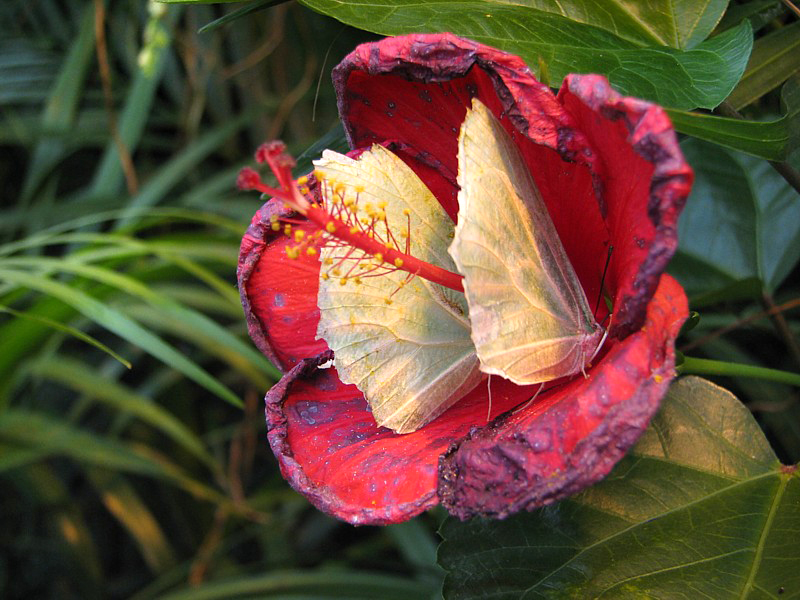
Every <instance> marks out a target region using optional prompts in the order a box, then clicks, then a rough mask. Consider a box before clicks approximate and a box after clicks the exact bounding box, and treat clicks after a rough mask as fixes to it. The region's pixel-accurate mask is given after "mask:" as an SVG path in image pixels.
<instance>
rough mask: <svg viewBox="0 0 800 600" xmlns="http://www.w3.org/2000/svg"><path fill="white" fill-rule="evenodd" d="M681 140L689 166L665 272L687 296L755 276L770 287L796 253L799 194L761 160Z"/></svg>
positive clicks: (799, 248)
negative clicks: (691, 177) (672, 257)
mask: <svg viewBox="0 0 800 600" xmlns="http://www.w3.org/2000/svg"><path fill="white" fill-rule="evenodd" d="M681 148H682V149H683V151H684V154H685V156H686V158H687V160H688V161H689V163H690V164H691V165H692V166H693V167H694V169H695V176H696V179H695V183H694V187H693V189H692V193H691V195H690V197H689V199H688V201H687V203H686V208H685V209H684V211H683V213H682V214H681V219H680V222H679V224H678V239H679V245H678V253H677V255H676V258H677V260H676V261H674V262H673V263H672V264H671V266H670V272H671V273H673V274H674V275H675V276H676V277H677V278H678V280H679V281H680V282H681V283H682V284H683V285H684V287H685V289H686V292H687V293H688V294H689V297H690V298H692V299H693V301H697V302H702V301H703V296H705V295H708V294H712V293H716V292H718V291H719V290H720V289H722V288H725V287H727V286H733V285H735V284H737V283H738V282H742V281H745V280H751V279H753V278H755V279H757V280H758V281H759V282H760V283H761V286H762V289H764V290H766V291H768V292H770V293H771V292H773V291H774V290H775V289H776V288H777V287H778V286H779V285H780V284H781V282H782V281H783V280H784V279H785V278H786V276H787V275H788V274H789V273H790V272H791V271H792V269H793V268H794V266H795V265H796V264H797V261H798V259H800V201H798V198H797V193H796V192H795V191H794V190H793V189H792V188H791V187H790V186H789V185H788V184H787V183H786V181H784V180H783V179H782V178H781V177H780V175H778V174H777V173H776V172H775V171H774V170H773V169H772V168H771V167H770V166H769V164H768V163H766V162H764V161H762V160H758V159H755V158H752V157H750V156H746V155H743V154H736V153H733V152H730V151H727V150H724V149H722V148H719V147H717V146H713V145H711V144H708V143H704V142H701V141H699V140H686V141H684V142H683V143H682V144H681Z"/></svg>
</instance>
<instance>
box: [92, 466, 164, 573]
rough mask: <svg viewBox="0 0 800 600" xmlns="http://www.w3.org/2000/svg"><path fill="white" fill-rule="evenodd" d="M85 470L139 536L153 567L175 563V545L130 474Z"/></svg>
mask: <svg viewBox="0 0 800 600" xmlns="http://www.w3.org/2000/svg"><path fill="white" fill-rule="evenodd" d="M86 472H87V474H88V476H89V480H90V481H91V482H92V484H93V485H94V486H95V488H96V490H97V493H98V495H99V496H100V499H101V501H102V502H103V505H104V506H105V507H106V510H108V512H110V513H111V514H112V515H114V517H116V519H117V520H118V521H119V522H120V523H121V524H122V526H123V527H124V528H125V529H126V530H127V531H128V533H129V534H130V535H131V537H133V539H134V540H136V543H137V545H138V546H139V550H140V552H141V554H142V557H143V558H144V560H145V562H146V563H147V566H148V567H150V570H151V571H153V572H155V573H159V572H162V571H165V570H166V569H168V568H170V567H172V566H174V565H175V563H176V558H175V551H174V550H173V548H172V545H171V544H170V543H169V541H168V540H167V537H166V535H165V534H164V532H163V530H162V529H161V527H160V525H159V524H158V520H157V519H156V518H155V517H154V516H153V513H152V512H151V511H150V510H149V509H148V508H147V506H146V504H145V503H144V502H143V501H142V499H141V497H140V496H139V494H138V493H137V492H136V488H135V487H134V486H133V485H131V483H130V482H129V481H128V480H127V478H125V477H123V476H122V475H121V474H120V473H114V472H111V471H107V470H105V469H99V468H94V469H87V470H86Z"/></svg>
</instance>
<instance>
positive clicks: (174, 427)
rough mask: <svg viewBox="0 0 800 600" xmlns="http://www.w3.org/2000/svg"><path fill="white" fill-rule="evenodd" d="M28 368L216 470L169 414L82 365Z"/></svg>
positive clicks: (61, 360)
mask: <svg viewBox="0 0 800 600" xmlns="http://www.w3.org/2000/svg"><path fill="white" fill-rule="evenodd" d="M29 368H30V372H31V373H32V374H33V375H36V376H39V377H42V378H45V379H49V380H51V381H57V382H59V383H61V384H62V385H66V386H69V387H70V388H72V389H74V390H76V391H78V392H81V393H83V394H86V395H87V396H89V397H90V398H94V399H97V400H99V401H100V402H102V403H103V404H105V405H107V406H108V407H110V408H112V409H115V410H117V411H120V412H123V413H127V414H130V415H133V416H135V417H137V418H139V419H141V420H142V421H143V422H145V423H147V424H148V425H151V426H152V427H154V428H155V429H157V430H159V431H161V432H162V433H164V434H165V435H167V436H168V437H169V438H171V439H172V440H173V441H174V442H175V443H176V444H178V445H179V446H180V447H182V448H184V449H185V450H187V451H188V452H190V453H191V454H192V455H194V456H195V457H196V458H198V459H199V460H200V461H201V462H202V463H203V464H205V465H207V466H208V467H209V468H210V469H211V470H212V471H219V470H220V467H219V466H218V465H217V464H216V462H215V461H214V458H213V457H212V456H211V455H210V454H209V453H208V452H207V451H206V449H205V447H204V446H203V443H202V441H201V440H200V438H199V437H197V435H195V434H194V432H192V430H191V429H189V428H188V427H186V425H184V424H183V423H182V422H181V421H180V420H179V419H177V418H176V417H174V416H173V415H172V414H171V413H170V412H169V411H167V410H166V409H164V408H162V407H161V406H159V405H158V404H155V403H154V402H152V401H151V400H150V399H149V398H146V397H144V396H141V395H139V394H137V393H135V392H133V391H131V390H130V389H129V388H127V387H126V386H124V385H122V384H120V383H118V382H116V381H114V380H113V379H111V378H109V377H104V376H102V375H99V374H97V373H95V372H94V371H92V370H91V369H89V368H87V367H86V365H85V364H84V363H83V362H81V361H77V360H74V359H71V358H68V357H66V356H61V355H56V356H54V357H52V358H44V359H40V360H38V361H36V362H34V363H32V364H31V365H30V367H29Z"/></svg>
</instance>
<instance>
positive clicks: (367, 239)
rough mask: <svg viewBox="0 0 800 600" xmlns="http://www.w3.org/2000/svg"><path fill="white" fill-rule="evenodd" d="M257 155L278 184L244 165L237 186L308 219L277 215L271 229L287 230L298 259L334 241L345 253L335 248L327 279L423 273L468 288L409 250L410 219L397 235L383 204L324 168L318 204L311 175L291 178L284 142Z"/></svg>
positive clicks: (270, 144) (293, 255)
mask: <svg viewBox="0 0 800 600" xmlns="http://www.w3.org/2000/svg"><path fill="white" fill-rule="evenodd" d="M255 158H256V161H257V162H258V163H261V164H263V163H265V162H266V163H267V164H268V165H269V167H270V169H271V170H272V172H273V173H274V174H275V177H276V178H277V180H278V185H279V186H280V187H278V188H273V187H270V186H267V185H266V184H264V182H263V181H262V180H261V176H260V175H259V174H258V173H257V172H256V171H255V170H253V169H250V168H248V167H245V168H244V169H242V170H241V171H240V173H239V177H238V179H237V186H238V187H239V189H243V190H258V191H259V192H262V193H264V194H268V195H270V196H274V197H275V198H278V199H280V200H282V201H283V203H284V205H285V206H286V207H287V208H289V209H291V210H294V211H295V212H297V213H299V214H300V215H302V216H303V217H305V219H306V220H307V221H305V222H304V221H300V220H297V219H292V218H279V217H277V216H274V217H273V220H272V229H273V230H274V231H280V230H281V229H283V232H284V234H285V235H286V236H287V237H289V238H290V239H292V240H293V242H294V243H292V244H289V245H287V247H286V254H287V256H288V257H289V258H291V259H296V258H298V257H299V256H300V254H301V253H305V254H307V255H310V256H313V255H316V254H317V252H318V248H319V246H320V245H323V244H324V245H326V246H328V245H333V246H335V247H338V248H340V249H341V250H342V251H341V252H337V259H336V260H335V261H334V259H332V258H328V259H326V260H325V261H324V263H325V264H324V269H323V271H322V273H321V276H322V277H323V278H324V279H328V278H330V277H332V276H333V277H338V278H339V281H340V283H341V284H342V285H344V284H346V283H347V282H348V281H350V280H352V281H354V282H355V283H356V284H357V283H359V281H360V277H366V276H379V275H383V274H385V273H389V272H392V271H395V270H402V271H406V272H407V273H409V279H410V278H411V277H414V276H419V277H422V278H424V279H427V280H429V281H432V282H434V283H438V284H440V285H443V286H445V287H448V288H450V289H453V290H455V291H458V292H463V291H464V287H463V285H462V281H463V277H462V276H461V275H460V274H458V273H453V272H452V271H448V270H446V269H443V268H441V267H438V266H436V265H434V264H431V263H428V262H425V261H422V260H419V259H418V258H415V257H414V256H412V255H411V254H409V249H410V237H411V231H410V227H409V221H408V220H407V222H406V223H405V225H404V226H403V227H402V228H401V229H400V231H399V232H398V233H395V232H394V231H393V230H392V227H393V226H395V225H394V224H392V225H390V223H389V221H388V218H387V216H386V212H385V210H384V209H385V208H386V204H385V203H383V202H378V203H377V204H376V205H373V204H371V203H369V202H367V203H361V202H359V195H360V193H361V192H363V190H361V189H358V188H353V189H351V188H348V187H347V186H344V185H342V184H341V183H338V182H336V181H331V180H328V179H327V178H325V177H324V176H323V174H322V173H320V172H315V173H314V178H315V182H316V184H317V185H318V186H319V190H318V195H319V197H320V198H321V203H317V202H316V201H315V200H314V197H313V196H312V194H311V190H310V188H309V184H311V182H310V181H309V179H308V178H307V177H300V178H299V179H298V180H297V181H295V180H294V179H293V178H292V168H293V167H294V166H295V161H294V159H293V158H292V157H291V156H290V155H289V154H288V153H287V152H286V146H285V145H284V144H283V143H282V142H278V141H273V142H267V143H266V144H263V145H262V146H261V147H260V148H259V149H258V150H257V151H256V156H255ZM404 214H405V215H406V217H408V215H409V213H408V211H404ZM306 222H308V223H311V225H312V226H313V227H314V228H315V229H314V231H313V232H312V233H306V231H304V230H302V229H298V228H297V225H300V224H304V223H306ZM352 259H355V260H352ZM345 260H348V264H350V266H349V267H348V269H347V271H346V272H342V271H341V269H340V267H341V264H342V263H343V262H344V261H345ZM406 281H407V280H406Z"/></svg>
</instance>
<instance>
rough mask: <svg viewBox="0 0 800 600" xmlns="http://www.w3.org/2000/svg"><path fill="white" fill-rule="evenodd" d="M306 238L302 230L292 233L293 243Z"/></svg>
mask: <svg viewBox="0 0 800 600" xmlns="http://www.w3.org/2000/svg"><path fill="white" fill-rule="evenodd" d="M304 237H306V232H305V231H303V230H302V229H298V230H297V231H295V232H294V241H295V242H302V241H303V238H304Z"/></svg>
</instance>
